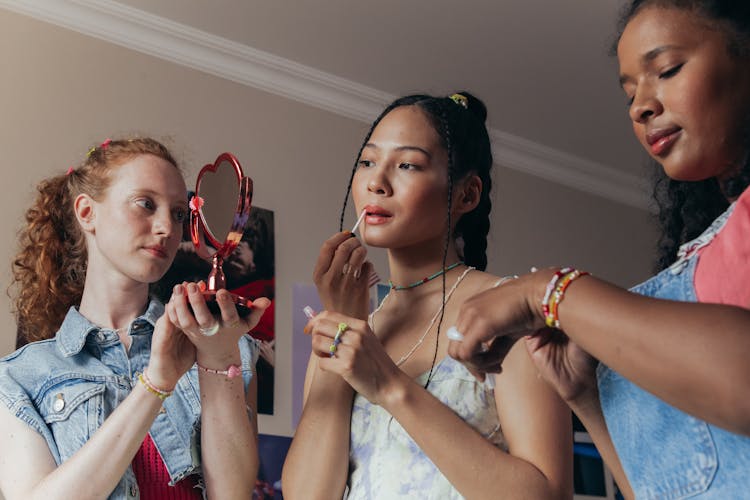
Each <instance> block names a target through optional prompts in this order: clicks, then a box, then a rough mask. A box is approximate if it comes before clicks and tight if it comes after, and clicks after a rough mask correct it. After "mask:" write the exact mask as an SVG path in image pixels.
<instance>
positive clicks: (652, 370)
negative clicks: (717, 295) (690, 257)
mask: <svg viewBox="0 0 750 500" xmlns="http://www.w3.org/2000/svg"><path fill="white" fill-rule="evenodd" d="M559 314H560V321H561V324H562V327H563V329H564V330H565V333H566V334H568V336H570V337H571V338H572V339H573V340H574V341H575V342H576V343H577V344H578V345H580V346H581V347H582V348H583V349H585V350H586V351H587V352H589V353H590V354H591V355H593V356H594V357H596V358H597V359H599V360H600V361H602V362H603V363H605V364H606V365H607V366H609V367H611V368H612V369H613V370H615V371H617V372H618V373H620V374H621V375H623V376H624V377H626V378H627V379H629V380H631V381H632V382H634V383H635V384H637V385H638V386H640V387H642V388H644V389H646V390H648V391H649V392H651V393H653V394H655V395H656V396H657V397H659V398H661V399H663V400H664V401H666V402H667V403H669V404H671V405H673V406H675V407H677V408H680V409H681V410H683V411H685V412H687V413H689V414H691V415H694V416H696V417H698V418H701V419H704V420H707V421H709V422H711V423H714V424H716V425H719V426H721V427H724V428H726V429H729V430H730V431H733V432H738V433H743V434H747V435H750V364H749V363H747V359H748V358H749V357H750V311H748V310H746V309H742V308H739V307H731V306H722V305H715V304H696V303H683V302H674V301H666V300H658V299H652V298H647V297H642V296H640V295H636V294H633V293H630V292H627V291H625V290H622V289H620V288H617V287H615V286H612V285H609V284H607V283H605V282H603V281H600V280H597V279H594V278H589V277H587V278H584V279H580V280H577V281H576V282H575V283H574V284H573V285H572V286H571V287H570V288H569V290H568V291H567V293H566V295H565V299H564V301H563V302H562V303H561V305H560V308H559Z"/></svg>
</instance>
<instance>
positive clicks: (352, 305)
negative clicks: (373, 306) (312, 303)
mask: <svg viewBox="0 0 750 500" xmlns="http://www.w3.org/2000/svg"><path fill="white" fill-rule="evenodd" d="M366 257H367V249H366V248H365V247H364V246H362V243H361V242H360V241H359V239H357V238H356V237H354V235H353V234H352V233H351V232H349V231H344V232H341V233H336V234H335V235H333V236H332V237H331V238H329V239H328V240H327V241H326V242H325V243H323V246H322V247H321V249H320V254H319V255H318V261H317V262H316V263H315V270H314V271H313V280H314V281H315V286H316V287H317V288H318V294H319V295H320V299H321V301H322V303H323V308H324V309H326V310H328V311H336V312H339V313H341V314H344V315H347V316H351V317H354V318H358V319H365V318H367V315H368V313H369V310H370V307H369V301H370V286H369V277H370V274H371V273H372V264H371V263H370V262H366V261H365V258H366Z"/></svg>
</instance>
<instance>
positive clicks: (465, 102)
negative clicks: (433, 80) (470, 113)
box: [449, 94, 469, 109]
mask: <svg viewBox="0 0 750 500" xmlns="http://www.w3.org/2000/svg"><path fill="white" fill-rule="evenodd" d="M449 99H451V100H452V101H453V102H455V103H456V104H458V105H459V106H462V107H463V108H464V109H469V99H468V98H467V97H466V96H465V95H461V94H453V95H451V96H449Z"/></svg>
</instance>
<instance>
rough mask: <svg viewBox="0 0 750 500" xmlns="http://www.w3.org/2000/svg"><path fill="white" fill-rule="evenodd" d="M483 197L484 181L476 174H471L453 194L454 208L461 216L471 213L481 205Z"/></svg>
mask: <svg viewBox="0 0 750 500" xmlns="http://www.w3.org/2000/svg"><path fill="white" fill-rule="evenodd" d="M481 196H482V179H480V178H479V176H478V175H476V174H470V175H467V176H466V177H464V178H463V179H461V181H460V182H459V183H458V186H456V191H455V192H454V193H453V208H454V209H455V210H456V214H457V215H458V216H461V215H463V214H465V213H469V212H471V211H472V210H474V209H475V208H477V205H479V200H480V198H481Z"/></svg>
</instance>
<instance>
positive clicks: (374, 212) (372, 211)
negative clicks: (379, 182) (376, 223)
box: [365, 205, 393, 217]
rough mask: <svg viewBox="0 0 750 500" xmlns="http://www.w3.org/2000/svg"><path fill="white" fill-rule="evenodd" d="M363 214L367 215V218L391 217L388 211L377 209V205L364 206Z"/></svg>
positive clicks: (381, 208)
mask: <svg viewBox="0 0 750 500" xmlns="http://www.w3.org/2000/svg"><path fill="white" fill-rule="evenodd" d="M365 212H366V213H367V217H369V216H375V217H391V216H392V215H393V214H391V213H390V212H389V211H388V210H386V209H385V208H383V207H379V206H378V205H367V206H365Z"/></svg>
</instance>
